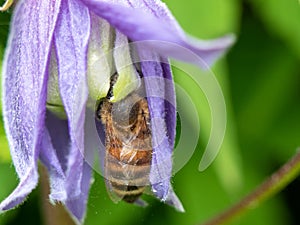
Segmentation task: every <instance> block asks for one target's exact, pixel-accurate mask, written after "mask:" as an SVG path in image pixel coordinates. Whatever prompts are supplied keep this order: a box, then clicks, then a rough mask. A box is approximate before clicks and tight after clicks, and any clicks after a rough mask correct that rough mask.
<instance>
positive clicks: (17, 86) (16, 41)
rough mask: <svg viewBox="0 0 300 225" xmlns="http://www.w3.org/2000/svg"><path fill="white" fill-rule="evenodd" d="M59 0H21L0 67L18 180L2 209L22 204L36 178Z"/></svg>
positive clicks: (8, 131) (5, 113) (0, 208)
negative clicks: (48, 64) (49, 59)
mask: <svg viewBox="0 0 300 225" xmlns="http://www.w3.org/2000/svg"><path fill="white" fill-rule="evenodd" d="M59 8H60V1H48V0H41V1H35V0H27V1H20V2H18V5H17V7H16V9H15V12H14V18H13V22H12V25H11V32H10V38H9V45H8V49H7V52H6V58H5V62H4V70H3V87H4V88H3V117H4V122H5V129H6V132H7V138H8V141H9V145H10V151H11V155H12V159H13V163H14V165H15V168H16V171H17V174H18V176H19V178H20V183H19V185H18V187H17V188H16V189H15V190H14V192H13V193H12V194H11V195H10V196H9V197H8V198H7V199H5V200H4V201H3V202H2V203H1V205H0V210H1V211H2V210H7V209H10V208H12V207H14V206H16V205H17V204H19V203H21V202H22V201H23V200H24V199H25V197H26V196H27V195H28V194H29V193H30V192H31V191H32V189H33V188H34V187H35V186H36V184H37V181H38V175H37V159H38V155H39V147H40V146H39V144H40V139H41V137H40V136H41V134H42V133H43V129H44V117H45V110H46V109H45V105H46V87H47V83H46V82H47V77H48V74H47V62H48V58H49V52H50V46H51V41H52V35H53V30H54V27H55V24H56V20H57V15H58V13H59Z"/></svg>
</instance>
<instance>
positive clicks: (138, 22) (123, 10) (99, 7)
mask: <svg viewBox="0 0 300 225" xmlns="http://www.w3.org/2000/svg"><path fill="white" fill-rule="evenodd" d="M82 2H84V3H85V4H86V5H87V6H88V7H89V9H90V10H91V11H93V12H94V13H96V14H97V15H98V16H100V17H102V18H104V19H106V20H107V21H108V22H109V23H110V24H111V25H112V26H114V27H115V28H117V29H118V30H120V31H121V32H122V33H123V34H125V35H126V36H127V37H129V38H130V39H131V40H132V41H144V42H143V43H142V45H143V46H144V47H147V48H148V49H151V50H154V51H156V52H157V53H159V54H161V55H162V56H164V57H173V58H175V59H179V60H182V61H186V62H191V63H195V64H197V65H199V66H201V67H203V68H207V65H210V64H212V63H213V62H214V61H215V60H216V58H218V57H219V56H220V55H221V54H222V53H223V52H224V51H225V50H226V49H227V48H228V47H229V46H230V45H231V44H232V43H233V37H232V36H226V37H223V38H220V39H217V40H212V41H200V40H196V39H192V38H190V37H187V36H185V35H184V32H183V31H182V29H180V28H179V26H178V24H177V23H175V22H174V20H173V19H172V17H171V14H170V13H167V12H166V11H167V8H166V7H165V8H162V6H161V5H156V6H155V8H154V7H153V6H152V7H151V9H152V11H153V12H149V13H147V12H145V11H147V10H145V6H144V5H141V4H139V5H138V6H137V8H135V9H133V8H129V7H126V6H122V5H121V4H116V3H110V2H106V1H103V0H102V1H99V0H82ZM148 2H149V1H148ZM135 4H138V3H135ZM132 5H133V4H132ZM140 5H141V6H140ZM133 6H134V5H133ZM148 11H149V9H148ZM160 11H162V12H163V13H159V12H160ZM154 12H155V14H156V15H159V17H157V16H155V15H153V14H154ZM161 14H162V15H163V14H167V15H166V16H164V17H162V15H161ZM145 41H146V42H145ZM191 53H194V54H191ZM199 57H200V59H201V60H200V59H199ZM202 60H203V61H204V62H203V61H202Z"/></svg>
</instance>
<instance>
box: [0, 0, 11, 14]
mask: <svg viewBox="0 0 300 225" xmlns="http://www.w3.org/2000/svg"><path fill="white" fill-rule="evenodd" d="M13 2H14V1H13V0H7V1H6V2H5V3H4V5H3V6H0V12H1V11H6V10H8V9H9V7H11V5H12V4H13Z"/></svg>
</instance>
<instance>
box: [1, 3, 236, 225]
mask: <svg viewBox="0 0 300 225" xmlns="http://www.w3.org/2000/svg"><path fill="white" fill-rule="evenodd" d="M10 2H11V1H10ZM133 41H140V44H137V48H135V49H133V48H130V47H129V45H128V43H129V42H133ZM164 43H165V44H164ZM231 43H232V37H224V38H222V39H218V40H214V41H210V42H204V41H195V40H192V39H191V38H188V37H187V36H186V35H185V34H184V32H183V31H182V29H181V28H180V27H179V25H178V24H177V22H176V20H175V19H174V18H173V16H172V15H171V13H170V12H169V10H168V8H167V7H166V6H165V4H164V3H162V2H160V1H159V0H142V1H141V0H126V1H125V0H124V1H122V0H115V1H109V0H55V1H49V0H39V1H36V0H23V1H18V2H17V4H16V8H15V9H14V15H13V20H12V24H11V31H10V37H9V42H8V47H7V50H6V56H5V61H4V64H3V116H4V122H5V130H6V133H7V138H8V140H9V144H10V151H11V155H12V159H13V163H14V166H15V168H16V171H17V174H18V177H19V179H20V182H19V185H18V186H17V187H16V189H15V190H14V191H13V192H12V193H11V194H10V195H9V196H8V197H7V198H6V199H5V200H3V201H2V202H1V204H0V211H1V212H3V211H6V210H9V209H11V208H14V207H15V206H17V205H18V204H20V203H22V202H23V201H24V200H25V198H26V196H27V195H28V194H29V193H30V192H31V191H32V190H33V189H34V188H35V187H36V185H37V182H38V171H37V166H38V160H41V162H42V163H43V164H44V165H45V166H46V167H47V169H48V173H49V176H50V185H51V194H50V196H49V197H50V200H51V201H52V202H57V201H61V202H63V203H64V204H65V205H66V207H67V209H68V210H69V211H70V212H71V214H72V215H73V216H74V218H75V219H76V220H77V221H80V222H82V220H83V218H84V214H85V211H86V203H87V197H88V192H89V188H90V185H91V167H90V165H89V164H88V163H87V162H86V161H85V158H84V156H83V155H84V154H85V153H86V152H88V151H89V149H86V148H85V143H84V141H85V140H84V126H85V124H84V121H85V120H84V118H85V116H86V108H87V105H88V99H94V100H98V99H100V98H102V97H105V96H106V95H107V94H108V89H109V83H107V79H109V78H110V76H111V75H112V74H111V73H112V69H111V68H112V67H113V68H115V69H116V70H117V72H118V73H119V78H118V81H117V83H116V84H115V89H114V98H115V99H114V101H115V102H118V101H119V100H120V99H121V98H124V96H126V95H127V94H129V93H130V92H131V91H133V90H134V89H135V88H136V86H137V85H139V82H140V80H139V73H140V74H142V77H143V78H144V79H143V80H144V82H145V91H146V96H149V98H148V107H149V113H150V118H159V120H157V121H156V120H155V121H156V122H152V123H151V126H150V128H151V132H152V142H153V146H154V147H153V155H152V164H151V171H150V184H151V189H152V192H153V194H154V195H155V196H156V197H157V198H159V199H160V200H162V201H165V202H166V203H168V204H170V205H173V206H174V207H175V208H177V209H178V210H180V211H183V207H182V205H181V203H180V201H179V199H178V198H177V196H176V195H175V193H174V192H173V190H172V187H171V184H170V179H171V175H172V174H171V172H172V149H173V145H174V138H175V122H176V109H175V94H174V87H173V86H172V85H171V86H170V85H166V84H164V83H156V82H155V81H152V79H149V78H151V77H152V76H153V75H154V77H156V78H163V79H165V80H168V81H170V82H171V83H172V82H173V81H172V74H171V70H170V66H169V65H167V64H166V63H163V62H167V60H166V59H167V57H173V58H176V59H179V60H183V61H187V62H191V63H197V62H198V61H197V60H195V57H191V54H186V53H185V51H184V50H183V49H187V50H188V51H191V52H193V53H194V54H195V56H199V57H200V58H201V59H202V60H203V61H204V62H205V63H207V64H211V63H212V62H213V61H214V60H215V59H216V58H217V57H219V56H220V55H221V54H222V53H223V52H224V50H226V48H227V47H229V45H231ZM118 46H123V47H121V48H120V49H119V50H114V52H113V53H112V54H111V55H110V54H107V55H106V56H105V57H103V55H105V54H106V53H107V52H109V50H110V49H113V48H114V47H118ZM124 46H125V47H124ZM126 46H127V47H126ZM131 54H135V55H138V57H140V59H148V60H149V59H151V61H143V60H141V62H140V63H139V65H138V66H139V67H140V70H141V71H137V69H136V67H135V66H133V65H131V66H129V67H128V68H126V69H122V68H121V67H122V65H124V64H129V63H130V62H132V59H131ZM110 57H111V58H113V60H112V59H111V58H110ZM100 59H101V60H100ZM197 64H198V65H199V66H202V67H205V64H204V63H197ZM138 72H139V73H138ZM135 78H137V82H136V83H134V82H133V86H132V87H130V88H126V89H124V85H126V84H127V83H128V79H130V80H132V81H134V79H135ZM119 79H120V81H119ZM126 82H127V83H126ZM172 84H173V83H172ZM151 93H158V95H159V96H166V97H167V98H168V99H171V104H170V103H167V102H166V101H164V100H163V99H159V98H154V97H153V98H151ZM51 112H52V113H51ZM53 113H54V114H56V115H57V116H54V115H53ZM153 121H154V120H153ZM158 140H160V141H159V142H158Z"/></svg>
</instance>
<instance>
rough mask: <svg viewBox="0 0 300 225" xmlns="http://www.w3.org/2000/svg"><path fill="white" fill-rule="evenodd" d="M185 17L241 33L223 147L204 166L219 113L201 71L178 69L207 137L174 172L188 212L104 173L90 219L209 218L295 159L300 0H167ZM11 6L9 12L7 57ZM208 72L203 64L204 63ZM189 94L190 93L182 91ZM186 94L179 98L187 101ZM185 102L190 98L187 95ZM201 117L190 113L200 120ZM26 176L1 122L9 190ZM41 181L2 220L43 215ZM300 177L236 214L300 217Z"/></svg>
mask: <svg viewBox="0 0 300 225" xmlns="http://www.w3.org/2000/svg"><path fill="white" fill-rule="evenodd" d="M165 2H166V3H167V5H168V6H169V8H170V9H171V11H172V12H173V14H174V15H175V17H176V18H177V19H178V21H179V23H180V24H181V25H182V27H183V28H184V29H185V30H186V31H187V32H188V33H190V34H191V35H193V36H196V37H198V38H204V39H205V38H214V37H218V36H220V35H224V34H227V33H235V34H236V35H237V42H236V44H235V45H234V47H233V48H232V49H231V50H230V51H229V53H228V54H227V55H226V56H225V57H223V58H222V59H221V60H219V61H218V63H217V64H216V65H215V66H214V67H213V72H214V73H215V75H216V77H217V79H218V80H219V82H220V84H221V86H222V90H223V92H224V95H225V98H226V105H227V113H228V123H227V131H226V136H225V140H224V143H223V146H222V149H221V152H220V154H219V155H218V157H217V159H216V160H215V161H214V163H213V164H212V165H211V166H210V167H209V168H208V169H207V170H205V171H204V172H199V171H198V165H199V161H200V159H201V156H202V154H203V151H204V149H205V145H206V143H207V137H208V134H209V130H210V122H208V121H209V120H210V116H209V109H208V106H207V102H206V99H205V98H204V97H203V93H202V92H201V90H197V89H195V88H193V87H194V85H195V83H194V81H193V80H192V79H190V78H188V77H187V76H185V75H184V74H182V73H181V72H180V71H179V70H174V76H175V81H176V82H177V83H178V84H179V85H180V86H181V87H184V88H185V89H186V91H187V92H188V93H189V95H190V96H191V98H192V99H193V102H194V103H195V105H196V106H197V109H198V113H199V117H200V122H201V137H200V139H199V143H198V146H197V149H196V151H195V152H194V154H193V156H192V158H191V160H190V161H189V162H188V163H187V164H186V165H185V167H184V168H182V169H181V170H180V171H179V172H178V173H176V175H175V176H174V178H173V185H174V188H175V190H176V193H177V194H178V196H179V197H180V199H181V201H182V202H183V204H184V207H185V209H186V213H184V214H181V213H177V212H175V211H174V210H173V209H172V208H170V207H168V206H166V205H164V204H162V203H160V202H159V201H157V200H155V199H153V198H152V197H149V196H145V198H146V199H147V200H148V201H149V203H150V205H149V207H147V208H145V209H142V208H138V207H136V206H132V205H128V204H126V203H119V204H118V205H116V204H114V203H112V202H111V200H110V199H109V197H108V195H107V193H106V190H105V187H104V182H103V179H102V177H100V176H99V175H96V174H95V182H94V185H93V186H92V189H91V193H90V198H89V203H88V212H87V217H86V222H85V224H86V225H96V224H97V225H98V224H102V225H109V224H131V225H134V224H145V225H146V224H178V225H181V224H182V225H183V224H184V225H190V224H201V222H203V221H205V220H206V219H208V218H210V217H212V216H214V215H216V214H217V213H219V212H220V211H222V210H223V209H225V208H227V207H229V206H230V205H232V204H233V203H234V202H236V201H238V200H239V199H241V198H242V197H243V196H244V195H245V194H246V193H248V192H250V191H251V190H253V189H254V188H255V187H256V186H257V185H258V184H259V183H261V182H262V181H263V180H264V179H265V178H266V177H268V176H269V175H270V174H271V173H272V172H273V171H275V170H276V169H278V168H279V167H280V165H282V164H283V163H285V162H286V161H287V160H288V159H289V158H290V157H291V156H292V155H293V154H294V153H295V151H296V148H297V147H298V146H300V104H299V97H300V63H299V62H300V5H299V3H298V1H297V0H248V1H239V0H226V1H225V0H188V1H186V0H166V1H165ZM9 20H10V13H1V14H0V41H1V43H0V58H1V61H2V58H3V50H4V48H5V45H6V39H7V35H8V23H9ZM199 73H201V72H200V71H199ZM179 100H180V99H179ZM179 100H178V101H179ZM178 104H179V105H180V102H179V103H178ZM187 113H188V112H187ZM194 126H198V124H194V123H193V122H192V121H190V129H191V130H193V129H194ZM17 182H18V180H17V177H16V174H15V171H14V168H13V166H12V164H11V161H10V156H9V152H8V146H7V141H6V139H5V134H4V129H3V123H2V121H1V123H0V200H2V199H4V198H5V197H6V196H7V195H8V194H9V193H10V192H11V191H12V190H13V188H14V187H15V186H16V184H17ZM40 195H41V194H40V187H38V188H37V189H36V190H35V191H34V192H33V193H32V194H31V195H30V197H29V198H28V200H27V201H26V203H25V204H23V205H22V206H21V207H19V208H18V209H16V210H13V211H11V212H8V213H6V214H4V215H0V224H1V225H15V224H31V225H38V224H43V223H42V212H41V204H42V200H41V198H40ZM299 200H300V180H299V179H296V180H295V181H294V182H293V183H291V184H290V185H289V186H288V187H287V188H286V189H285V190H284V191H283V192H281V193H280V194H278V195H277V196H276V197H274V198H272V199H271V200H269V201H267V202H266V203H264V204H262V205H260V206H258V207H256V208H253V209H252V210H251V211H249V212H248V213H247V214H246V215H245V216H243V217H241V218H239V219H238V220H237V221H235V222H234V223H233V224H240V225H253V224H272V225H282V224H285V225H292V224H294V225H296V224H300V216H299V209H300V201H299Z"/></svg>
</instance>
